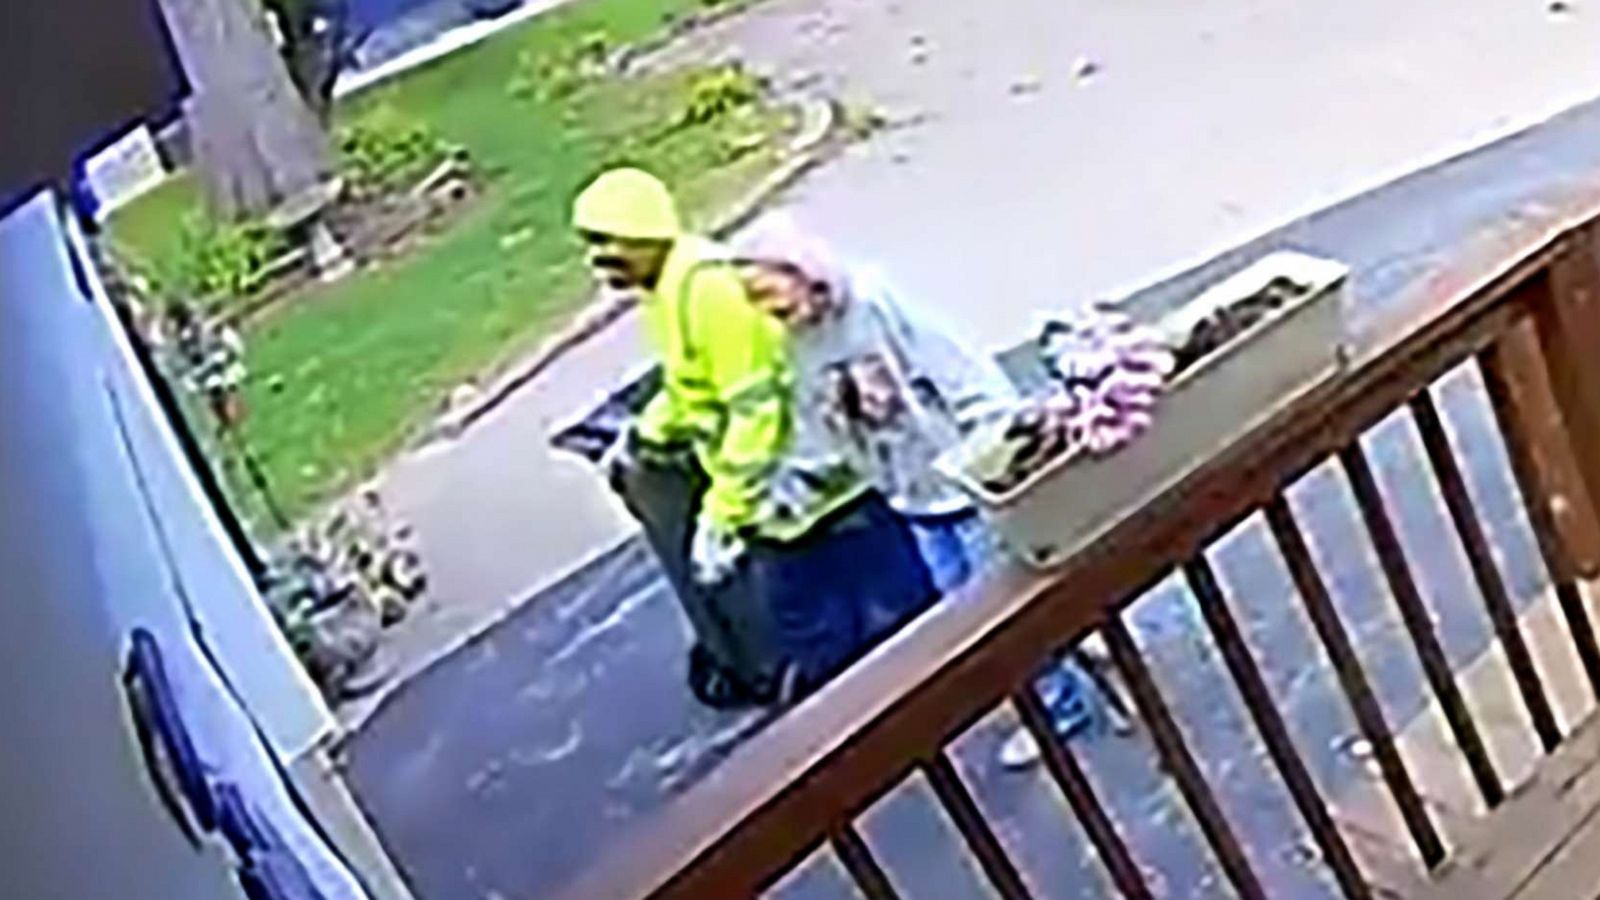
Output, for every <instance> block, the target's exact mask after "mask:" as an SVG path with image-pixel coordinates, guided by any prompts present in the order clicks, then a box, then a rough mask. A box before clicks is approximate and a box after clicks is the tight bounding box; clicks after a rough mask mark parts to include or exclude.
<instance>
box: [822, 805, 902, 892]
mask: <svg viewBox="0 0 1600 900" xmlns="http://www.w3.org/2000/svg"><path fill="white" fill-rule="evenodd" d="M828 841H829V843H831V844H832V845H833V852H834V854H835V855H837V856H838V857H839V862H840V863H842V864H843V865H844V868H845V871H846V872H849V873H850V877H851V878H852V879H854V880H855V883H856V887H858V888H860V889H861V893H862V895H863V896H865V897H866V898H867V900H899V896H900V895H899V894H897V893H895V889H894V885H892V884H890V883H889V876H888V875H887V874H886V873H885V872H884V871H883V867H882V866H880V865H878V861H877V859H875V858H874V857H873V855H872V850H871V848H869V847H868V846H867V842H866V841H864V840H862V839H861V834H860V832H858V831H856V828H855V826H854V825H851V824H850V823H849V822H844V823H842V824H840V825H837V826H835V827H834V830H833V834H831V835H829V837H828Z"/></svg>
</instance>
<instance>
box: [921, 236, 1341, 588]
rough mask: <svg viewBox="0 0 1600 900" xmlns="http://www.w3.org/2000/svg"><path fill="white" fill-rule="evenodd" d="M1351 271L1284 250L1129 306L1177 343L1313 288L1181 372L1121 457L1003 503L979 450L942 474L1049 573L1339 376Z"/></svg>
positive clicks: (1077, 465) (1064, 462) (1074, 460)
mask: <svg viewBox="0 0 1600 900" xmlns="http://www.w3.org/2000/svg"><path fill="white" fill-rule="evenodd" d="M1348 271H1349V270H1348V269H1347V268H1346V267H1345V266H1343V265H1342V264H1340V263H1337V262H1333V261H1330V260H1325V259H1318V258H1316V257H1312V256H1307V255H1305V254H1301V253H1292V252H1279V253H1273V254H1271V255H1269V256H1266V257H1264V258H1262V259H1261V260H1259V261H1257V262H1256V263H1254V264H1252V265H1251V266H1250V267H1248V268H1246V269H1245V270H1244V271H1242V272H1240V273H1238V274H1237V275H1234V276H1232V277H1231V278H1228V279H1226V280H1224V281H1222V282H1220V283H1219V284H1217V285H1215V286H1213V287H1211V288H1209V289H1208V290H1206V291H1205V292H1204V293H1202V294H1200V295H1199V296H1198V297H1195V298H1194V299H1193V300H1191V301H1189V302H1187V303H1184V304H1182V305H1181V306H1179V307H1177V308H1170V307H1169V308H1166V309H1162V308H1158V307H1155V306H1153V305H1152V304H1151V303H1150V302H1148V301H1146V302H1144V303H1136V302H1128V303H1126V304H1124V305H1123V306H1122V307H1121V308H1122V310H1123V311H1124V312H1126V313H1127V314H1128V315H1129V316H1131V317H1132V318H1133V319H1134V320H1136V321H1141V322H1148V323H1154V324H1156V326H1157V327H1158V328H1159V329H1160V330H1161V332H1162V333H1163V334H1164V335H1165V336H1166V337H1167V339H1168V341H1169V343H1171V344H1173V345H1174V346H1176V345H1177V344H1179V343H1181V342H1182V341H1183V340H1184V339H1185V338H1187V336H1188V335H1189V333H1190V331H1191V330H1192V329H1193V327H1194V325H1195V324H1196V323H1197V322H1199V321H1200V320H1201V319H1203V318H1204V317H1206V316H1207V315H1209V314H1211V313H1212V312H1214V311H1216V310H1218V309H1221V308H1224V307H1227V306H1229V305H1231V304H1233V303H1236V302H1238V301H1239V300H1242V299H1244V298H1246V297H1249V296H1252V295H1254V294H1256V293H1258V292H1259V291H1261V290H1262V289H1263V288H1265V287H1266V286H1267V285H1268V283H1270V282H1271V281H1272V280H1273V279H1275V278H1287V279H1288V280H1290V281H1292V282H1294V283H1295V284H1297V285H1301V286H1303V287H1304V288H1306V289H1307V291H1306V293H1305V294H1304V295H1303V296H1301V297H1299V298H1297V299H1295V300H1294V301H1292V302H1290V303H1288V304H1285V305H1284V306H1282V307H1280V308H1278V309H1276V310H1273V311H1272V312H1271V313H1269V314H1268V315H1267V316H1266V317H1265V318H1263V319H1262V320H1261V321H1259V322H1257V323H1256V324H1255V325H1253V326H1252V327H1250V328H1249V329H1247V330H1246V331H1244V332H1242V333H1241V334H1239V335H1237V336H1236V337H1234V338H1233V339H1232V340H1231V341H1229V342H1228V343H1226V344H1224V345H1223V346H1222V347H1219V348H1217V349H1216V350H1215V351H1213V352H1212V353H1210V354H1209V355H1207V356H1206V357H1204V358H1202V359H1201V360H1199V361H1198V362H1197V363H1195V364H1194V365H1193V366H1191V367H1190V368H1189V369H1187V370H1185V371H1184V372H1182V373H1181V374H1179V375H1178V377H1177V378H1175V379H1174V380H1173V381H1172V383H1171V384H1170V385H1169V386H1168V389H1167V392H1166V394H1165V395H1164V396H1163V397H1162V399H1161V402H1160V404H1159V405H1158V406H1157V407H1156V414H1155V423H1154V425H1153V426H1152V427H1151V428H1150V430H1149V431H1147V432H1146V433H1145V434H1144V435H1142V436H1141V437H1140V438H1139V439H1138V440H1136V441H1134V442H1133V443H1132V444H1130V445H1128V446H1127V447H1124V448H1123V449H1121V450H1119V451H1117V452H1116V453H1113V454H1110V455H1108V456H1105V457H1099V458H1096V457H1091V456H1088V455H1087V454H1068V455H1064V456H1062V457H1060V458H1058V459H1057V460H1056V461H1054V462H1052V463H1050V464H1048V465H1046V466H1045V467H1044V468H1042V469H1040V470H1039V471H1038V472H1036V473H1034V474H1033V476H1031V477H1030V478H1028V479H1027V480H1026V481H1024V482H1023V483H1021V484H1020V485H1018V486H1017V487H1015V488H1013V489H1011V490H1009V491H1007V492H1004V493H999V494H997V493H993V492H991V491H989V490H988V489H987V488H986V487H984V485H983V484H982V483H981V482H980V481H979V480H977V479H976V478H974V477H973V476H972V475H971V473H970V472H969V467H968V465H967V463H968V461H969V460H971V459H972V458H973V454H975V453H976V452H977V451H978V448H977V447H974V446H971V442H969V444H967V445H963V446H962V447H958V448H956V449H955V450H953V451H951V452H950V453H948V454H946V455H945V456H944V457H942V458H941V459H940V460H939V462H938V466H939V468H940V470H941V471H943V472H944V473H945V474H946V475H948V476H950V477H951V478H953V479H954V480H955V481H956V482H957V483H959V484H960V485H961V486H962V488H963V489H965V490H966V491H967V492H969V493H970V494H972V495H973V496H974V497H975V498H977V500H978V502H979V503H980V505H981V506H982V507H983V509H984V511H985V513H986V514H987V515H988V517H989V519H990V521H991V523H992V524H993V525H994V527H995V528H996V530H997V531H998V532H999V533H1000V536H1001V538H1002V539H1003V540H1004V541H1005V542H1006V544H1007V545H1008V546H1009V548H1010V549H1011V550H1012V551H1013V552H1014V553H1015V554H1016V555H1017V556H1018V557H1019V558H1021V559H1022V560H1024V561H1025V562H1027V563H1029V564H1031V565H1033V566H1036V567H1039V568H1048V567H1051V566H1054V565H1057V564H1060V563H1062V562H1064V561H1066V560H1067V559H1068V558H1070V557H1071V556H1072V555H1073V554H1074V553H1076V552H1077V551H1078V550H1079V549H1081V548H1082V547H1084V546H1085V545H1086V544H1088V543H1090V542H1091V541H1093V540H1094V539H1095V538H1097V537H1099V536H1100V535H1102V534H1103V533H1105V532H1106V531H1107V530H1109V529H1110V528H1111V527H1112V526H1113V525H1115V524H1116V523H1118V522H1119V521H1121V520H1122V519H1123V518H1125V517H1126V516H1127V515H1128V514H1130V513H1132V512H1134V511H1135V510H1137V509H1139V508H1140V507H1141V506H1143V505H1144V504H1146V503H1148V502H1149V501H1150V500H1152V499H1154V498H1155V497H1156V496H1157V495H1159V494H1160V493H1161V492H1163V491H1165V490H1166V489H1167V488H1169V487H1171V486H1173V485H1174V484H1176V483H1177V482H1178V481H1179V480H1181V479H1182V478H1183V477H1184V476H1186V475H1188V474H1189V473H1190V472H1192V471H1194V469H1196V468H1197V467H1198V466H1200V465H1201V464H1202V463H1204V462H1205V461H1206V460H1208V459H1211V458H1212V457H1214V456H1216V455H1217V454H1218V453H1220V452H1222V451H1223V450H1224V449H1226V448H1227V447H1228V445H1229V444H1231V443H1233V442H1234V441H1236V440H1237V439H1239V438H1241V437H1243V436H1244V435H1245V434H1247V433H1248V432H1249V431H1250V430H1251V429H1252V428H1254V427H1255V426H1257V425H1259V424H1260V423H1262V422H1263V421H1265V420H1266V419H1267V418H1268V417H1270V416H1271V415H1272V414H1273V413H1275V412H1276V411H1278V410H1279V409H1281V408H1283V407H1284V406H1285V405H1286V404H1288V403H1290V402H1292V401H1293V400H1295V399H1296V398H1297V397H1299V396H1301V395H1302V394H1304V393H1305V392H1306V391H1307V390H1309V389H1310V388H1312V387H1313V386H1315V385H1317V384H1319V383H1321V382H1322V381H1324V380H1326V379H1327V378H1329V377H1330V376H1332V375H1333V374H1335V373H1336V372H1337V371H1338V369H1339V367H1340V366H1341V365H1342V364H1343V346H1342V344H1343V324H1342V320H1343V316H1342V315H1341V310H1342V306H1343V300H1342V297H1343V294H1344V290H1343V288H1344V284H1345V279H1346V276H1347V275H1348Z"/></svg>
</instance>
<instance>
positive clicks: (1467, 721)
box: [1339, 438, 1505, 809]
mask: <svg viewBox="0 0 1600 900" xmlns="http://www.w3.org/2000/svg"><path fill="white" fill-rule="evenodd" d="M1339 459H1340V461H1341V462H1342V463H1343V464H1344V471H1345V475H1346V476H1348V477H1349V479H1350V486H1351V488H1352V490H1353V491H1354V492H1355V497H1356V506H1357V507H1359V508H1360V510H1361V518H1362V520H1363V521H1364V522H1365V523H1366V526H1367V533H1368V535H1369V536H1371V538H1372V545H1373V548H1374V549H1375V550H1376V551H1377V553H1378V564H1379V566H1380V567H1381V568H1382V569H1383V575H1384V578H1385V579H1386V580H1387V581H1388V582H1389V590H1390V592H1391V593H1392V594H1393V595H1394V600H1395V605H1396V606H1397V607H1399V610H1400V619H1401V621H1403V622H1404V623H1405V626H1406V630H1407V631H1408V632H1410V633H1411V643H1412V646H1413V647H1415V649H1416V651H1417V657H1418V658H1419V659H1420V660H1421V661H1422V671H1423V674H1425V675H1426V676H1427V678H1428V683H1429V684H1430V685H1432V687H1433V693H1434V696H1435V697H1437V698H1438V700H1439V706H1440V708H1441V709H1442V710H1443V711H1444V717H1445V721H1446V722H1448V723H1449V725H1450V731H1451V733H1452V734H1454V735H1455V739H1456V744H1457V745H1458V746H1459V747H1460V748H1461V753H1462V755H1464V756H1465V757H1466V759H1467V768H1468V769H1470V770H1471V771H1472V777H1473V780H1474V781H1476V782H1477V784H1478V791H1479V792H1480V793H1482V794H1483V801H1484V803H1486V804H1488V805H1489V807H1490V808H1491V809H1492V808H1494V807H1496V806H1499V805H1500V801H1502V800H1504V799H1505V788H1504V787H1502V786H1501V784H1500V776H1499V775H1498V774H1497V773H1496V772H1495V769H1494V762H1493V761H1492V760H1490V759H1489V752H1488V751H1487V750H1485V749H1484V746H1483V737H1482V736H1481V735H1480V734H1478V726H1477V725H1476V724H1475V723H1474V722H1473V720H1472V714H1471V713H1470V712H1469V711H1468V710H1467V704H1466V701H1465V700H1463V699H1462V697H1461V691H1460V689H1459V688H1458V687H1456V681H1455V675H1454V674H1453V673H1452V672H1451V671H1450V662H1449V660H1448V659H1447V658H1446V657H1445V654H1444V647H1443V646H1441V645H1440V644H1439V636H1438V634H1437V633H1435V631H1434V628H1433V623H1432V622H1430V621H1429V618H1428V608H1427V606H1426V605H1425V604H1424V603H1423V602H1422V595H1421V594H1420V593H1418V591H1417V584H1416V582H1415V581H1414V580H1413V579H1412V577H1411V567H1410V564H1409V563H1407V562H1406V555H1405V549H1404V548H1403V547H1402V546H1401V544H1400V536H1399V535H1398V534H1396V533H1395V530H1394V524H1393V523H1392V522H1390V521H1389V514H1388V512H1387V511H1386V510H1385V508H1384V503H1383V495H1382V494H1381V493H1380V492H1379V491H1378V482H1377V479H1376V478H1374V477H1373V475H1372V467H1371V465H1370V464H1369V463H1368V462H1367V455H1366V453H1365V452H1364V451H1363V450H1362V449H1361V443H1360V439H1359V438H1357V440H1356V442H1355V443H1352V444H1350V445H1349V446H1347V447H1345V449H1344V450H1342V451H1340V452H1339Z"/></svg>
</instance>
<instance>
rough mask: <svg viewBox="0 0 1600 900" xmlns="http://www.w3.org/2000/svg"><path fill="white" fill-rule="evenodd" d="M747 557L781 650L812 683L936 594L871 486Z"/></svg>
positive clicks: (898, 521)
mask: <svg viewBox="0 0 1600 900" xmlns="http://www.w3.org/2000/svg"><path fill="white" fill-rule="evenodd" d="M751 557H752V560H753V562H754V568H755V572H756V576H757V578H758V579H759V581H760V584H761V589H762V593H763V594H764V595H765V597H766V599H767V602H768V603H769V604H771V608H772V617H773V620H774V624H775V625H776V626H777V633H778V640H779V642H780V644H781V646H782V647H783V651H784V654H785V655H786V656H787V657H788V658H790V659H792V660H794V662H795V663H796V664H797V665H798V666H799V669H800V676H801V683H802V685H803V687H805V688H807V689H811V688H815V687H817V686H819V685H820V684H821V683H822V682H824V681H826V680H827V679H828V678H830V677H832V676H833V675H834V674H836V673H837V672H838V671H839V670H840V669H842V668H844V667H845V666H846V665H848V664H849V663H850V662H852V661H853V660H854V659H855V658H856V657H858V656H860V655H861V654H862V653H864V652H865V651H866V650H867V649H868V648H869V647H871V646H872V645H873V644H875V643H877V642H878V641H879V640H881V639H882V638H884V637H886V636H888V635H889V634H891V633H892V632H894V631H895V630H896V629H898V628H899V627H900V626H901V625H903V624H905V623H906V622H908V621H910V620H911V619H912V618H913V617H915V616H916V615H917V613H919V612H921V611H922V610H924V609H926V608H927V607H929V606H930V605H932V604H933V602H934V601H935V600H936V599H938V591H937V590H935V588H934V585H933V579H932V577H931V576H930V575H929V573H928V567H927V566H926V565H925V564H924V563H923V561H922V556H921V554H920V553H919V552H918V549H917V542H916V538H915V537H914V536H913V535H912V533H911V529H910V527H909V526H908V525H907V524H906V522H905V520H904V519H902V518H901V517H900V515H899V514H897V513H896V512H894V510H892V509H891V508H890V507H889V504H888V503H887V502H885V501H884V499H883V497H882V496H880V495H879V494H878V493H876V492H870V491H869V492H868V493H866V494H864V495H863V496H862V497H861V498H860V499H859V500H857V501H855V502H854V503H851V504H850V505H849V506H847V507H845V508H844V509H842V510H839V511H838V512H836V513H834V514H833V515H831V516H829V517H828V518H827V519H826V520H825V521H824V522H823V523H821V524H820V525H818V527H816V528H815V529H813V530H812V532H811V533H810V534H807V535H806V536H805V537H803V538H800V539H799V540H796V541H792V542H787V543H778V542H772V541H755V542H753V543H752V545H751Z"/></svg>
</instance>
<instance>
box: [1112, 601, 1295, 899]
mask: <svg viewBox="0 0 1600 900" xmlns="http://www.w3.org/2000/svg"><path fill="white" fill-rule="evenodd" d="M1104 634H1105V639H1106V649H1108V650H1109V651H1110V652H1111V660H1112V662H1114V663H1116V665H1117V668H1118V669H1119V670H1120V671H1121V672H1122V677H1123V678H1125V679H1127V682H1128V692H1129V693H1131V694H1132V695H1133V705H1134V706H1135V707H1137V708H1138V710H1139V715H1140V717H1142V718H1143V719H1144V721H1145V723H1146V724H1147V725H1149V726H1150V737H1151V739H1152V740H1153V741H1155V745H1156V753H1157V754H1159V755H1160V757H1161V761H1162V763H1163V764H1164V765H1165V767H1166V770H1167V771H1168V772H1169V773H1171V774H1172V778H1173V780H1174V781H1175V782H1177V785H1178V792H1179V793H1181V794H1182V795H1183V799H1184V802H1185V803H1187V804H1188V805H1189V811H1190V812H1192V813H1193V814H1194V817H1195V819H1196V820H1197V821H1198V822H1199V824H1200V831H1201V833H1203V834H1204V835H1205V838H1206V842H1207V843H1208V844H1210V845H1211V849H1212V851H1213V852H1214V853H1216V855H1217V860H1218V862H1220V863H1221V864H1222V871H1223V873H1224V874H1226V875H1227V876H1228V881H1229V882H1231V883H1232V884H1233V888H1234V890H1236V891H1238V893H1239V896H1240V897H1242V898H1244V900H1265V898H1266V894H1265V893H1264V892H1263V891H1262V889H1261V883H1260V882H1259V881H1258V880H1257V879H1256V874H1255V871H1254V870H1252V869H1251V868H1250V861H1249V859H1247V858H1246V857H1245V855H1244V851H1243V850H1242V849H1241V848H1240V846H1239V839H1238V838H1237V837H1236V836H1235V835H1234V833H1233V828H1232V827H1231V826H1229V825H1228V818H1227V816H1226V815H1224V814H1223V812H1222V808H1221V807H1220V806H1218V805H1217V798H1216V796H1215V795H1214V794H1213V793H1212V792H1211V787H1210V785H1208V784H1207V783H1206V779H1205V776H1204V775H1203V774H1201V772H1200V766H1199V764H1198V763H1196V762H1195V758H1194V754H1192V753H1190V752H1189V747H1188V745H1187V744H1186V743H1185V742H1184V738H1183V733H1182V732H1180V731H1179V730H1178V723H1177V722H1176V721H1174V720H1173V718H1172V713H1171V712H1170V711H1168V709H1167V703H1166V701H1165V700H1163V699H1161V691H1160V689H1159V688H1157V687H1156V682H1155V678H1154V677H1152V676H1151V674H1150V668H1149V667H1148V666H1146V665H1145V662H1144V658H1143V657H1142V656H1140V654H1139V646H1138V645H1137V644H1135V643H1134V640H1133V635H1131V634H1129V633H1128V629H1127V626H1125V625H1123V624H1122V620H1121V619H1120V618H1119V617H1116V616H1113V617H1112V618H1111V619H1110V620H1109V621H1107V622H1106V624H1105V628H1104Z"/></svg>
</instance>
